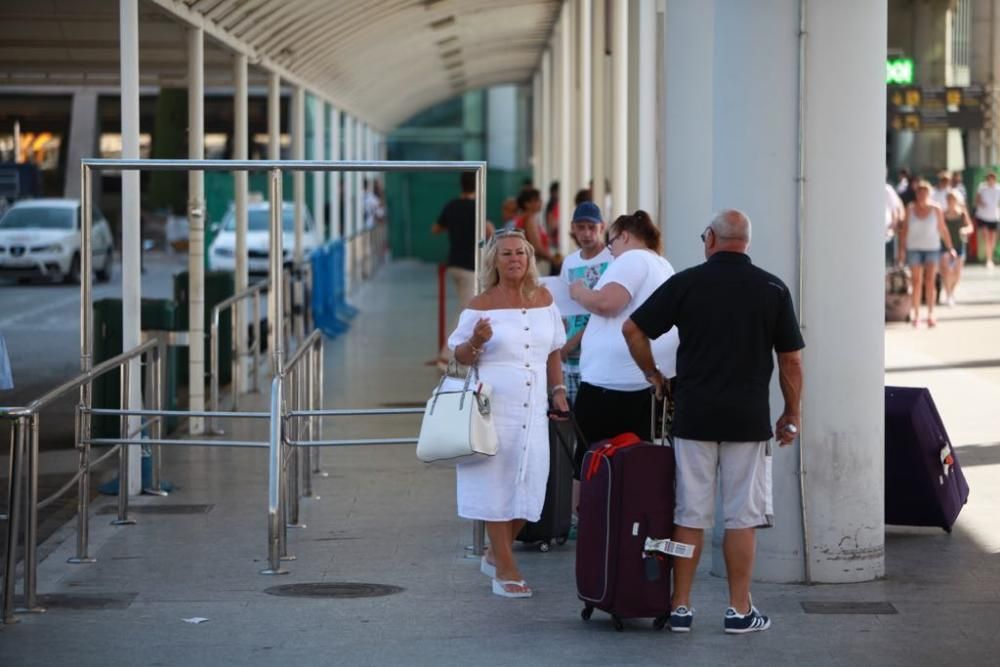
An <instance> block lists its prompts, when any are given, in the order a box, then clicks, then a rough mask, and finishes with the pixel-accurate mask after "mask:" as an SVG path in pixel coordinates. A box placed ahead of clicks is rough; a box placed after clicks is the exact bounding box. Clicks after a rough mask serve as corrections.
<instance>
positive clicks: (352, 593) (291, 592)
mask: <svg viewBox="0 0 1000 667" xmlns="http://www.w3.org/2000/svg"><path fill="white" fill-rule="evenodd" d="M404 590H405V589H403V588H401V587H399V586H389V585H386V584H362V583H355V582H342V583H319V584H286V585H284V586H272V587H271V588H265V589H264V592H265V593H267V594H268V595H279V596H282V597H293V598H339V599H355V598H377V597H383V596H385V595H395V594H396V593H402V592H403V591H404Z"/></svg>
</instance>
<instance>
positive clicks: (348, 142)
mask: <svg viewBox="0 0 1000 667" xmlns="http://www.w3.org/2000/svg"><path fill="white" fill-rule="evenodd" d="M353 159H354V117H353V116H351V115H350V114H345V115H344V160H353ZM355 177H356V175H355V174H354V172H350V171H345V172H344V237H345V239H346V240H345V246H344V267H345V271H344V283H345V286H346V288H347V289H348V290H350V289H353V287H354V270H353V267H354V262H355V261H356V259H357V258H356V257H355V253H354V238H353V237H354V234H355V232H357V227H355V226H354V223H355V220H354V179H355Z"/></svg>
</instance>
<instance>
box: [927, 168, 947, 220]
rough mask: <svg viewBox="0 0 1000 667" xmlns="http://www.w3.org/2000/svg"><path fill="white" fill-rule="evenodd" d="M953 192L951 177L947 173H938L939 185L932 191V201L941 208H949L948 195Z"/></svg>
mask: <svg viewBox="0 0 1000 667" xmlns="http://www.w3.org/2000/svg"><path fill="white" fill-rule="evenodd" d="M949 192H951V176H950V175H949V174H948V172H947V171H941V172H938V175H937V185H935V186H934V188H933V189H932V190H931V199H932V200H933V201H934V203H935V204H937V205H938V206H940V207H941V210H942V211H943V210H945V209H946V208H948V193H949Z"/></svg>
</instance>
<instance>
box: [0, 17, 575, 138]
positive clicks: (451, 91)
mask: <svg viewBox="0 0 1000 667" xmlns="http://www.w3.org/2000/svg"><path fill="white" fill-rule="evenodd" d="M561 4H562V3H561V0H377V1H368V0H139V10H140V18H139V21H140V23H139V44H140V47H139V48H140V53H139V68H140V69H139V71H140V77H141V83H142V84H144V85H183V83H184V80H185V77H186V67H187V65H186V47H185V37H184V30H185V28H186V27H187V26H189V25H197V26H201V27H203V28H204V29H205V35H206V48H205V63H206V65H205V68H206V73H205V77H206V80H205V83H206V85H207V86H210V87H211V86H228V85H230V84H231V82H232V67H231V62H232V53H233V52H234V51H241V52H244V53H246V54H247V55H248V56H249V58H250V62H251V63H252V64H253V65H256V67H252V68H251V85H260V84H263V83H264V81H265V77H266V74H267V70H275V71H277V72H278V73H279V74H281V75H282V77H283V78H284V79H285V80H286V81H289V82H291V83H297V84H302V85H304V86H305V87H306V88H307V89H308V90H310V91H313V92H316V93H318V94H320V95H321V96H322V97H324V98H326V99H327V100H329V101H330V102H332V103H334V104H336V105H337V106H338V107H340V108H341V109H344V110H346V111H348V112H350V113H352V114H354V115H355V116H357V117H358V118H361V119H362V120H364V121H366V122H368V123H369V124H371V125H372V126H374V127H376V128H378V129H380V130H383V131H387V130H390V129H392V128H393V127H395V126H396V125H398V124H399V123H401V122H403V121H404V120H406V119H407V118H409V117H410V116H412V115H413V114H415V113H416V112H418V111H420V110H422V109H424V108H426V107H428V106H430V105H432V104H434V103H436V102H439V101H442V100H445V99H448V98H449V97H452V96H454V95H457V94H459V93H462V92H465V91H467V90H474V89H477V88H483V87H486V86H492V85H496V84H501V83H526V82H528V81H529V79H530V77H531V74H532V72H533V71H534V69H535V67H536V65H537V63H538V60H539V58H540V56H541V52H542V50H543V49H544V47H545V44H546V42H547V41H548V39H549V33H550V31H551V29H552V25H553V23H554V22H555V20H556V18H557V15H558V11H559V7H560V5H561ZM118 75H119V62H118V2H117V1H116V0H3V1H2V2H0V85H4V84H6V85H16V86H26V85H28V86H31V85H93V86H117V85H118Z"/></svg>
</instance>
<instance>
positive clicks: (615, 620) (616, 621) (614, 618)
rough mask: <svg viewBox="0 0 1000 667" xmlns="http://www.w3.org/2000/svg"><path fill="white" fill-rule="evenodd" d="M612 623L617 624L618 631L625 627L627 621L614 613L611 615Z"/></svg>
mask: <svg viewBox="0 0 1000 667" xmlns="http://www.w3.org/2000/svg"><path fill="white" fill-rule="evenodd" d="M611 625H613V626H615V630H617V631H618V632H621V631H622V630H624V629H625V623H623V622H622V619H620V618H618V617H617V616H614V615H612V616H611Z"/></svg>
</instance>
